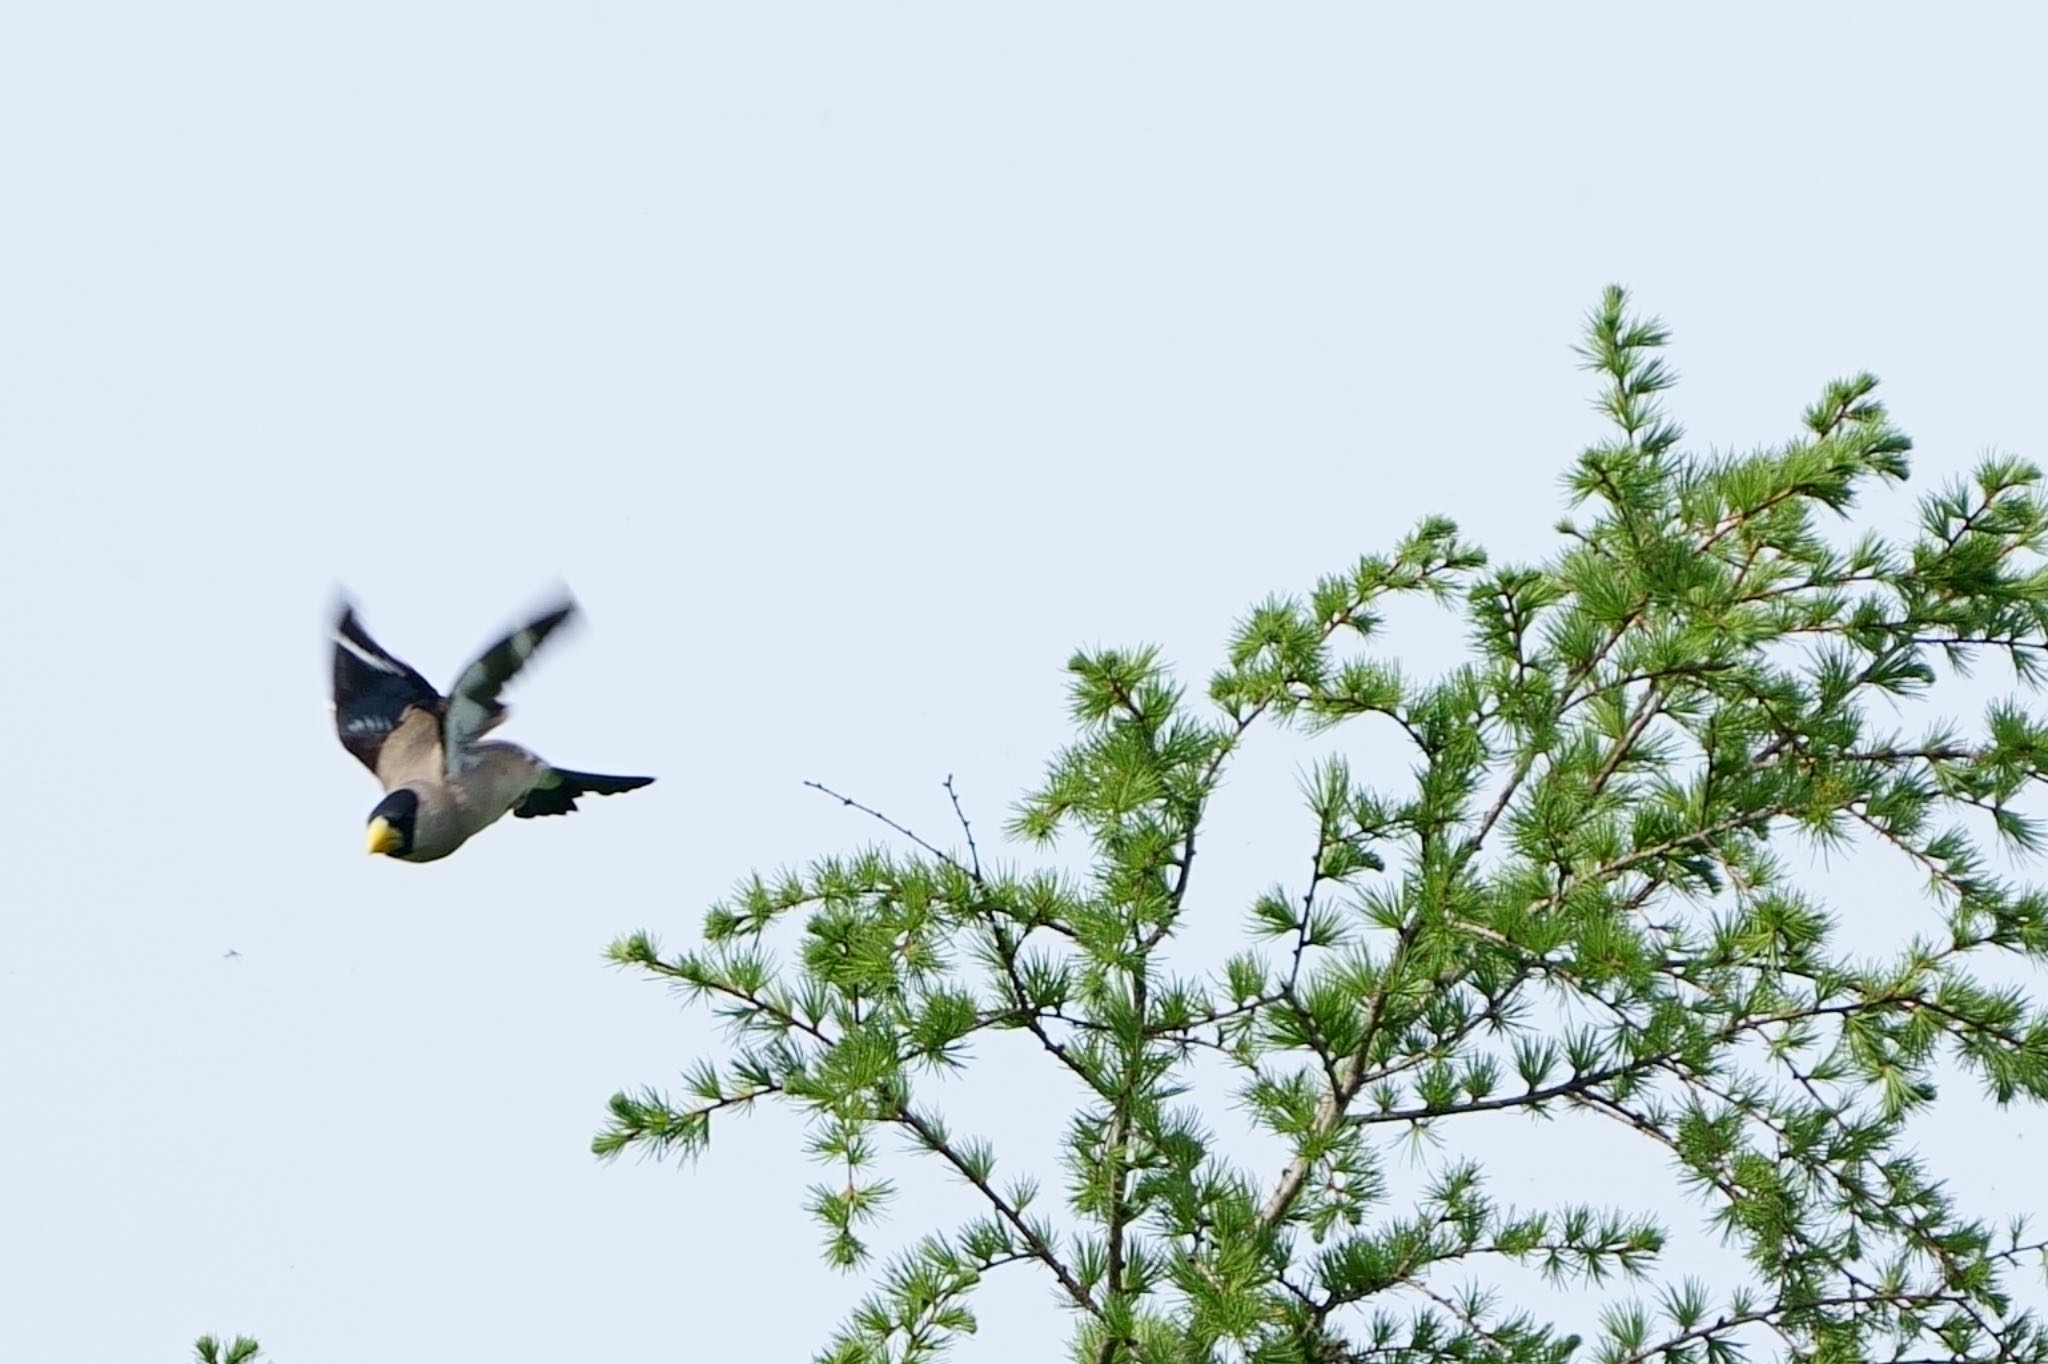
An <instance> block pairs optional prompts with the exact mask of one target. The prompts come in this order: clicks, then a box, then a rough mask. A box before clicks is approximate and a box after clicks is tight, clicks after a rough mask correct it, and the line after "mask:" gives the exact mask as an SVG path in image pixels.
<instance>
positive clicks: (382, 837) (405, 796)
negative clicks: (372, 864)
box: [370, 786, 420, 857]
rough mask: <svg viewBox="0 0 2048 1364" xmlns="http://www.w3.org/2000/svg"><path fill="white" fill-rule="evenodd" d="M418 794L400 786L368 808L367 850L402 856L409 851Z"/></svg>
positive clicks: (418, 803) (418, 806) (418, 808)
mask: <svg viewBox="0 0 2048 1364" xmlns="http://www.w3.org/2000/svg"><path fill="white" fill-rule="evenodd" d="M419 813H420V798H419V796H418V794H416V793H415V792H413V791H409V790H407V789H406V788H405V787H402V786H401V787H400V788H399V789H398V790H396V791H393V792H392V793H391V794H390V795H388V796H386V797H384V799H383V800H381V801H379V802H377V808H376V809H374V810H372V811H370V851H371V852H373V853H383V854H385V855H386V856H387V857H403V856H405V855H406V854H407V853H409V852H411V851H412V834H413V821H414V820H416V819H418V818H419Z"/></svg>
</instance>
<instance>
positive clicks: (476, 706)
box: [441, 600, 576, 763]
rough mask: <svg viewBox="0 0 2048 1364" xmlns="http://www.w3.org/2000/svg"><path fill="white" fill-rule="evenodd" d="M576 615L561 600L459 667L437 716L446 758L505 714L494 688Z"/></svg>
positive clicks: (500, 688)
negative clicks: (467, 663) (439, 715)
mask: <svg viewBox="0 0 2048 1364" xmlns="http://www.w3.org/2000/svg"><path fill="white" fill-rule="evenodd" d="M575 614H576V603H575V602H573V601H568V600H565V601H563V602H562V603H561V605H559V606H556V607H555V608H553V609H552V610H550V611H547V612H545V613H544V614H542V615H539V616H536V617H534V618H533V619H532V620H531V621H529V622H527V623H526V624H525V625H524V626H522V627H521V628H519V629H517V630H514V631H513V632H512V633H511V634H509V635H507V636H505V637H504V638H503V639H501V640H499V641H498V642H497V643H496V644H493V645H492V646H491V647H490V648H488V649H486V650H484V651H483V652H482V653H481V654H479V655H477V658H476V661H475V662H473V663H471V664H470V665H469V666H468V667H467V668H464V669H463V670H462V676H461V677H458V678H456V679H455V686H454V687H453V688H452V689H451V690H450V691H449V693H448V701H447V707H446V709H445V710H444V711H442V718H441V747H442V751H443V752H445V753H446V754H447V755H448V761H449V762H451V763H453V762H456V761H457V760H458V759H459V756H460V755H461V754H462V753H463V752H465V751H466V750H467V749H468V747H469V745H470V744H471V743H473V742H475V741H476V740H477V739H478V738H480V737H481V736H483V735H485V734H488V733H489V732H490V731H491V730H492V729H493V728H495V727H496V726H497V724H498V722H499V721H501V720H503V719H504V718H505V706H504V703H503V702H501V701H499V700H498V693H499V692H501V691H503V690H504V689H505V684H506V683H507V682H510V681H511V680H512V679H513V678H514V677H516V676H518V674H519V670H520V668H522V667H524V666H525V664H526V660H527V659H529V658H532V657H533V655H534V652H535V651H536V650H538V649H539V648H540V646H541V645H542V644H543V643H545V642H546V640H547V637H548V636H549V635H551V634H553V633H554V632H555V630H556V629H557V628H559V627H560V626H561V624H562V623H563V622H564V621H566V620H568V619H569V618H570V617H571V616H573V615H575Z"/></svg>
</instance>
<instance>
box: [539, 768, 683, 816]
mask: <svg viewBox="0 0 2048 1364" xmlns="http://www.w3.org/2000/svg"><path fill="white" fill-rule="evenodd" d="M653 780H654V778H652V777H607V776H605V775H604V774H602V773H599V772H571V771H569V770H567V769H566V768H561V767H552V768H549V769H548V775H547V776H546V777H545V778H544V779H543V780H542V782H541V784H540V785H539V786H536V787H534V788H533V790H532V791H530V792H528V793H527V796H526V799H525V800H522V801H521V802H519V804H517V805H515V806H513V807H512V814H513V815H514V817H516V818H519V819H533V818H536V817H537V816H540V815H566V814H568V813H569V812H570V811H571V810H574V809H575V808H576V797H578V796H616V795H618V794H619V793H620V792H621V791H637V790H639V789H640V788H641V787H643V786H645V785H647V784H648V783H649V782H651V781H653Z"/></svg>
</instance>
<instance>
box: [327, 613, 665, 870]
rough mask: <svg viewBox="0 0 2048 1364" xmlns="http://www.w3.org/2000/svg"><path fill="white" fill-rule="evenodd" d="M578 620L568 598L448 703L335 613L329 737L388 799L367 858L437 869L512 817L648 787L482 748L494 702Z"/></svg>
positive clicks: (480, 668)
mask: <svg viewBox="0 0 2048 1364" xmlns="http://www.w3.org/2000/svg"><path fill="white" fill-rule="evenodd" d="M575 613H576V603H575V602H574V601H573V600H569V599H567V598H564V599H563V600H562V601H561V602H560V603H559V604H558V605H556V606H555V607H554V608H553V609H551V610H549V611H547V612H544V613H543V614H541V615H539V616H536V617H534V619H532V620H531V621H529V622H527V624H526V625H525V626H523V627H521V628H520V629H518V630H515V631H513V632H512V633H511V634H509V635H507V636H505V637H504V638H503V639H501V640H499V641H498V642H497V643H496V644H493V645H492V646H491V647H490V648H488V649H486V650H484V651H483V652H482V653H481V654H479V655H478V656H477V657H476V659H475V660H474V661H473V662H471V663H470V665H469V666H468V667H466V668H464V669H463V670H462V675H461V676H460V677H458V678H456V679H455V685H454V687H452V688H451V689H450V690H449V693H448V695H446V696H443V695H441V694H440V693H439V692H437V691H435V690H434V689H433V687H432V686H430V685H429V684H428V682H427V680H426V679H425V678H424V677H421V676H420V675H419V674H418V673H417V672H415V671H413V669H412V668H411V667H410V666H409V665H407V664H405V663H402V662H400V661H399V660H398V659H396V658H393V657H392V656H391V655H390V654H388V653H386V652H385V651H384V649H383V647H382V646H381V645H379V644H378V643H377V641H376V640H374V639H371V638H370V636H369V632H368V631H366V630H364V629H363V627H362V625H361V624H360V623H359V622H358V621H357V620H356V613H355V608H354V607H353V606H352V605H350V604H349V603H348V602H347V601H346V600H344V601H343V602H342V604H341V614H340V616H339V617H338V618H337V619H336V620H335V622H334V730H335V733H336V734H337V735H339V736H340V738H341V746H342V747H343V748H346V749H347V750H348V751H349V752H350V753H351V754H353V755H354V756H355V757H356V759H357V760H358V761H360V762H361V763H362V764H363V766H365V767H367V768H369V769H370V771H371V773H372V774H373V775H374V776H375V777H376V778H377V780H378V781H379V782H382V783H383V785H384V790H385V796H384V799H383V800H382V801H380V802H378V805H377V808H376V809H374V810H372V811H370V832H369V850H370V852H372V853H382V854H384V855H385V856H387V857H395V858H398V859H399V860H400V861H402V862H433V861H436V860H438V859H440V858H443V857H446V856H447V855H448V854H449V853H452V852H454V851H455V850H456V849H457V848H459V847H461V846H462V845H463V844H464V843H466V842H468V841H469V840H470V839H471V838H473V837H474V836H476V835H477V834H478V833H481V832H482V831H483V830H484V829H486V828H488V827H490V826H491V825H492V824H494V823H496V822H497V821H498V820H499V819H500V818H501V817H502V816H503V815H504V814H505V812H506V811H508V810H509V811H511V812H512V815H513V817H514V818H516V819H532V818H534V817H535V816H537V815H566V814H568V813H569V812H570V811H571V810H574V809H575V808H576V798H577V797H578V796H583V795H599V796H610V795H616V794H617V793H618V792H621V791H632V790H636V789H638V788H639V787H642V786H645V785H647V784H648V783H649V782H651V781H653V780H654V778H652V777H607V776H601V775H599V774H597V773H594V772H572V771H570V770H569V769H567V768H565V767H555V766H553V765H552V764H550V763H547V762H545V761H543V760H542V759H541V758H539V757H537V756H536V755H534V754H532V753H529V752H527V751H526V750H525V749H523V748H521V747H519V746H518V745H517V744H508V743H504V742H502V741H500V740H489V741H484V740H483V736H484V735H486V734H488V733H489V732H490V731H491V730H493V729H495V728H496V727H497V726H498V724H499V723H500V722H501V721H503V720H504V718H505V714H506V709H505V706H504V704H503V703H502V702H500V701H499V700H498V693H499V692H500V691H502V690H504V687H505V684H506V683H508V682H510V681H511V680H512V679H513V678H514V677H515V676H517V675H518V672H519V669H520V668H521V666H523V665H524V664H525V662H526V660H527V659H529V658H531V657H533V654H534V652H535V651H536V650H537V649H539V648H540V646H541V645H542V643H544V642H545V641H546V640H547V637H548V636H549V635H550V634H552V633H554V631H555V630H556V629H557V628H559V627H560V626H561V625H562V623H563V622H565V621H567V620H568V619H569V618H570V617H571V616H573V615H575Z"/></svg>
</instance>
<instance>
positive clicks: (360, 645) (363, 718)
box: [334, 602, 442, 773]
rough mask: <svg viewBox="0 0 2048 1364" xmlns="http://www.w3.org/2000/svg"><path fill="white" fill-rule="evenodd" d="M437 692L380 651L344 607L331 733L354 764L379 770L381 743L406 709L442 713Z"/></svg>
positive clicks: (337, 628) (337, 633)
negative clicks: (350, 755) (357, 762)
mask: <svg viewBox="0 0 2048 1364" xmlns="http://www.w3.org/2000/svg"><path fill="white" fill-rule="evenodd" d="M441 708H442V701H441V694H440V693H439V692H437V691H435V690H434V688H433V687H432V686H431V685H430V684H429V683H428V682H427V679H426V678H424V677H421V676H420V675H419V674H418V673H416V672H414V671H413V670H412V668H410V667H409V666H407V665H406V664H404V663H402V662H400V661H399V660H398V659H395V658H393V657H392V656H391V655H390V654H388V653H386V652H384V648H383V646H382V645H380V644H378V643H377V641H376V640H374V639H371V638H370V634H369V632H368V631H367V630H365V629H363V627H362V626H361V624H359V623H358V622H357V620H356V613H355V608H354V607H352V606H350V605H348V604H347V603H346V602H344V603H343V604H342V608H341V616H340V618H339V619H337V620H336V621H335V622H334V732H335V733H336V734H337V735H339V736H340V738H341V746H342V747H343V748H346V749H347V750H348V751H349V752H350V753H352V754H354V755H355V757H356V759H357V761H359V762H361V763H362V765H363V766H365V767H367V768H369V769H370V771H371V772H373V773H374V772H376V771H377V758H378V755H379V754H380V753H382V752H383V750H384V741H385V740H386V739H388V738H390V737H391V734H392V733H393V731H395V730H396V729H397V728H398V727H399V725H400V724H401V723H403V722H404V720H405V718H406V713H407V712H408V711H414V710H418V711H424V712H425V713H427V714H428V715H432V716H436V717H438V716H439V715H440V714H441Z"/></svg>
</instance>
